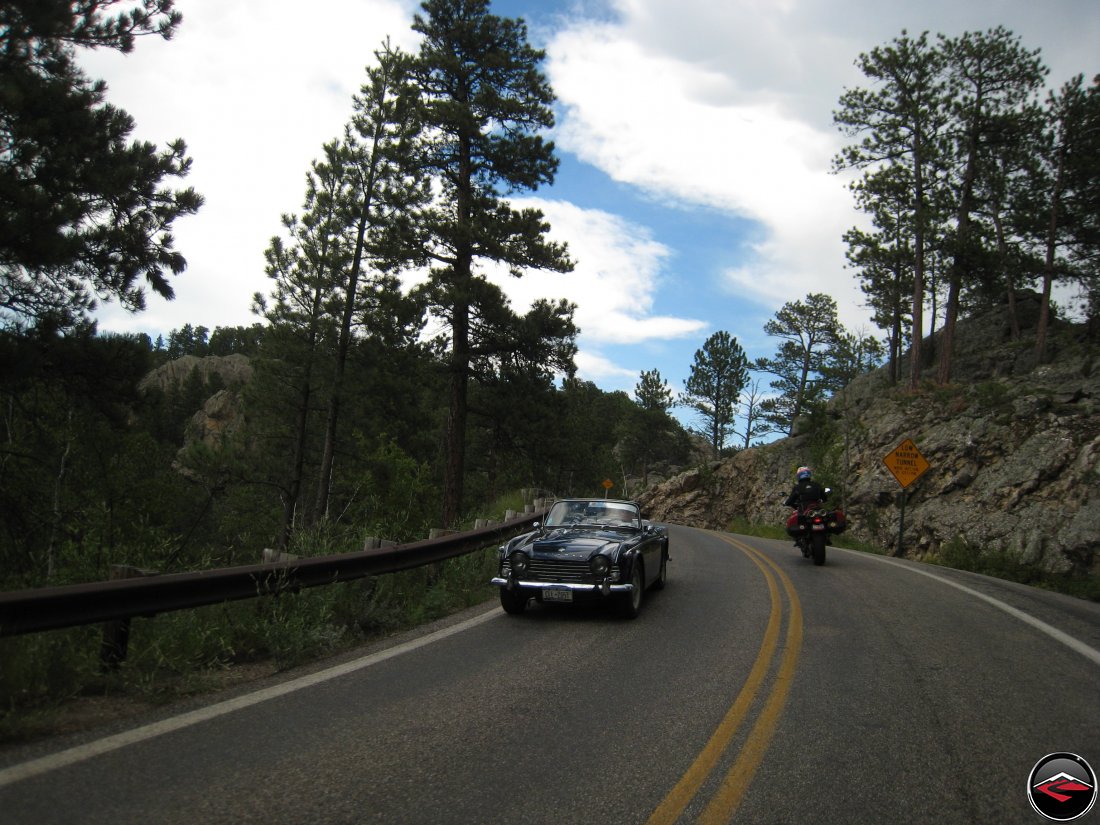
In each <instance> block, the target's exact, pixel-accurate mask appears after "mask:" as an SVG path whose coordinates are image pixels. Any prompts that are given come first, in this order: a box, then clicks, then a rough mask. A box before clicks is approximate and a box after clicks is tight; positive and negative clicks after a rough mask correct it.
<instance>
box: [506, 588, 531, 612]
mask: <svg viewBox="0 0 1100 825" xmlns="http://www.w3.org/2000/svg"><path fill="white" fill-rule="evenodd" d="M500 606H501V607H503V608H504V612H505V613H509V614H511V615H512V616H518V615H520V614H521V613H522V612H523V611H524V610H526V609H527V594H526V593H524V592H523V591H522V590H520V589H519V588H518V587H517V588H515V589H513V590H509V589H508V588H507V587H502V588H500Z"/></svg>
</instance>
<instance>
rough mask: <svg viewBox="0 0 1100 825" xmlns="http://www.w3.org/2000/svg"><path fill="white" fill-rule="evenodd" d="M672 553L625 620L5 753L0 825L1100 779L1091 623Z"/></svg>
mask: <svg viewBox="0 0 1100 825" xmlns="http://www.w3.org/2000/svg"><path fill="white" fill-rule="evenodd" d="M671 551H672V561H671V563H670V566H669V572H670V581H669V584H668V587H667V588H666V589H665V590H664V591H663V592H661V593H652V594H649V599H648V601H647V603H646V604H645V606H644V608H643V612H642V615H641V616H640V617H639V618H638V619H637V620H635V621H625V620H622V619H619V618H617V617H616V616H615V615H614V614H613V613H610V612H607V611H599V610H591V609H583V610H582V609H576V608H572V609H565V608H542V609H539V608H534V609H531V610H529V611H528V612H527V613H526V614H525V615H523V616H521V617H509V616H506V615H505V614H504V613H503V612H502V611H500V610H499V608H496V607H492V606H490V605H486V606H485V607H483V608H478V609H475V610H473V611H469V612H468V613H466V614H464V615H463V616H461V617H459V618H458V619H457V620H455V621H453V622H452V623H450V625H449V626H448V627H447V628H445V629H443V630H442V631H437V633H436V634H434V635H429V636H423V635H421V636H418V637H412V636H410V637H409V638H406V639H401V640H397V641H395V642H390V643H388V645H385V646H379V647H377V648H374V649H371V650H368V651H364V652H363V653H360V654H359V655H358V657H357V658H351V657H347V658H345V659H344V660H341V661H340V662H337V663H327V664H326V665H325V666H323V667H322V668H318V669H315V670H314V671H312V672H310V673H304V674H303V673H299V674H294V675H293V676H292V677H289V679H288V680H283V681H281V682H278V683H273V684H270V685H266V686H265V687H264V692H262V693H259V694H257V693H255V691H253V692H252V693H241V694H236V695H233V696H230V697H219V700H220V704H218V703H216V702H217V700H216V702H215V703H214V704H209V705H207V706H204V707H196V708H194V709H192V710H191V711H190V715H187V716H179V715H177V716H171V717H165V718H161V719H151V720H147V721H148V725H147V726H146V727H139V728H137V729H133V730H123V731H116V732H112V736H110V737H106V738H103V737H102V736H101V737H100V738H95V737H91V736H85V737H81V738H80V739H72V738H70V739H66V740H64V741H58V742H49V743H39V744H37V745H35V746H32V747H30V748H26V749H23V750H9V751H7V752H5V753H2V754H0V822H3V823H5V825H7V823H35V825H38V823H78V822H79V823H98V822H102V823H112V825H120V824H124V823H143V825H144V824H145V823H154V822H156V823H176V822H178V823H189V825H190V824H191V823H199V822H201V823H247V822H255V823H265V825H275V824H276V823H307V822H308V823H313V822H316V823H373V822H382V823H397V822H400V823H405V822H408V823H432V825H440V824H441V823H543V822H546V823H581V822H594V823H653V824H654V825H656V823H672V822H680V823H684V822H706V823H710V822H728V821H734V822H745V823H757V822H766V823H800V825H803V824H805V823H817V822H820V823H849V822H850V823H894V822H898V823H908V822H912V823H945V822H952V823H957V822H983V823H984V822H997V823H1013V822H1020V823H1035V822H1042V821H1043V820H1042V819H1041V818H1040V817H1039V816H1038V814H1036V813H1035V812H1034V811H1033V810H1032V809H1031V808H1030V805H1029V803H1028V801H1027V798H1026V793H1025V786H1026V783H1027V778H1028V774H1029V773H1030V771H1031V768H1032V766H1033V765H1034V763H1035V762H1036V761H1037V760H1039V759H1040V758H1041V757H1043V756H1045V755H1046V754H1049V753H1052V752H1055V751H1071V752H1075V753H1079V754H1080V755H1082V756H1084V757H1085V758H1086V759H1087V760H1089V761H1090V763H1091V764H1092V766H1093V768H1094V769H1100V605H1097V604H1093V603H1087V602H1081V601H1079V600H1076V599H1071V598H1067V597H1061V596H1058V595H1056V594H1050V593H1044V592H1041V591H1035V590H1032V589H1029V588H1024V587H1019V586H1016V585H1011V584H1008V583H1004V582H998V581H994V580H990V579H985V578H983V577H978V576H972V575H968V574H964V573H959V572H956V571H950V570H943V569H941V568H932V567H927V566H923V565H917V564H913V563H908V562H898V561H895V560H891V559H882V558H878V557H872V556H867V555H862V554H858V553H853V552H848V551H841V550H836V549H830V556H829V563H828V564H827V565H826V566H825V567H822V568H817V567H814V566H812V565H811V564H810V563H808V562H806V561H805V560H804V559H802V557H801V556H800V554H799V553H798V552H797V551H796V550H794V549H793V548H792V547H790V546H789V545H787V544H786V543H784V542H776V541H769V540H764V539H754V538H746V537H736V536H726V535H723V534H718V533H712V532H705V531H699V530H690V529H687V528H680V527H673V528H671ZM1079 821H1080V822H1084V823H1088V822H1100V808H1094V810H1093V811H1092V812H1091V813H1090V814H1088V815H1087V816H1086V817H1085V818H1084V819H1082V820H1079Z"/></svg>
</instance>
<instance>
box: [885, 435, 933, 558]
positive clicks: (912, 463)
mask: <svg viewBox="0 0 1100 825" xmlns="http://www.w3.org/2000/svg"><path fill="white" fill-rule="evenodd" d="M882 463H883V464H885V465H886V469H887V470H889V471H890V473H891V475H893V476H894V478H896V479H897V481H898V484H900V485H901V516H900V518H899V519H898V549H897V550H895V551H894V555H895V556H901V555H902V554H903V552H904V551H903V545H902V542H903V540H904V537H905V500H906V499H907V498H908V490H909V487H910V486H912V484H913V482H915V481H916V480H917V479H918V478H920V477H921V476H922V475H924V474H925V472H926V471H927V470H928V468H929V467H930V466H931V465H930V464H929V463H928V461H927V460H925V458H924V456H923V455H921V453H920V450H918V449H917V445H916V444H914V443H913V440H912V439H910V438H907V439H905V440H904V441H903V442H901V444H899V445H898V446H897V447H895V448H894V449H893V451H892V452H890V453H889V454H888V455H887V456H886V457H885V458H883V459H882Z"/></svg>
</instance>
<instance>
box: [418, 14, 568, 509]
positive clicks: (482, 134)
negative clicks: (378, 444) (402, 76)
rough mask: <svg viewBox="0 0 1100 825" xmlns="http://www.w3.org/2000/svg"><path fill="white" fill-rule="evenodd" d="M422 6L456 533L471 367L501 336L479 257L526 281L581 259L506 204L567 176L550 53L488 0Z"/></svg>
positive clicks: (448, 497) (430, 290)
mask: <svg viewBox="0 0 1100 825" xmlns="http://www.w3.org/2000/svg"><path fill="white" fill-rule="evenodd" d="M421 8H422V10H423V15H420V14H418V15H416V17H415V19H414V23H413V30H414V31H416V32H418V33H420V34H421V35H422V36H423V40H422V41H421V46H420V52H419V55H418V58H417V62H416V66H415V74H416V79H417V82H418V84H419V86H420V89H421V95H422V105H423V112H422V116H423V119H424V124H425V128H426V133H425V134H426V137H425V145H424V146H423V148H422V150H421V152H420V158H421V164H422V169H423V170H424V171H425V172H426V173H427V174H429V175H431V176H432V177H433V179H434V181H435V183H436V184H437V187H438V197H437V199H436V202H435V203H434V204H433V205H432V206H431V207H429V208H425V209H422V210H419V211H418V213H417V215H416V222H417V229H418V230H419V232H420V234H421V237H422V238H423V243H424V248H425V249H426V251H427V254H428V256H429V258H430V259H431V261H432V264H433V266H432V269H431V272H430V275H429V280H428V283H427V284H426V285H425V286H424V288H423V289H422V290H421V295H422V296H423V297H424V299H425V300H426V302H427V304H428V306H429V308H430V309H431V310H432V311H433V312H434V313H436V314H437V315H438V316H439V317H441V318H442V319H443V320H444V321H445V323H446V325H447V329H448V333H447V338H448V339H449V340H448V341H447V345H448V365H447V369H448V373H449V376H448V380H449V391H448V398H447V420H446V425H445V434H444V444H445V446H444V449H445V458H444V460H445V466H444V490H443V513H442V516H443V522H444V524H445V525H448V526H449V525H453V524H455V523H456V522H457V521H458V519H459V516H460V513H461V508H462V500H463V489H464V488H463V485H464V473H465V467H466V423H467V416H468V408H467V407H468V402H467V395H468V389H469V381H470V376H471V365H472V363H473V362H474V360H475V358H477V357H478V349H479V348H480V347H481V344H482V343H483V342H484V341H485V340H486V339H489V338H492V337H494V330H493V328H492V327H493V324H492V320H493V315H494V312H495V309H496V307H497V306H499V304H500V303H501V301H500V297H499V294H498V293H499V290H498V289H496V288H495V287H493V286H492V285H491V284H490V283H489V282H488V281H487V280H486V278H485V275H484V272H483V271H481V270H479V268H478V261H481V260H488V261H495V262H500V263H503V264H505V265H506V266H507V267H508V269H509V271H510V272H511V273H512V274H513V275H515V276H520V275H522V274H523V272H524V270H526V269H530V268H535V269H549V270H555V271H568V270H569V269H571V267H572V263H571V261H570V260H569V257H568V255H567V251H566V248H565V246H564V245H561V244H556V243H553V242H550V241H549V240H548V239H547V238H546V234H547V232H548V230H549V226H548V225H547V224H546V222H545V220H544V218H543V215H542V213H541V212H539V211H538V210H535V209H525V210H522V211H520V210H516V209H514V208H513V207H512V206H511V205H510V204H509V202H508V201H507V200H506V196H507V195H509V194H510V193H513V192H520V191H530V190H534V189H536V188H538V187H539V186H542V185H544V184H549V183H551V182H552V181H553V178H554V173H555V172H556V170H557V160H556V158H555V156H554V145H553V143H552V142H550V141H548V140H546V139H545V138H544V137H543V135H542V134H541V132H543V131H544V130H546V129H549V128H550V127H551V126H553V123H554V116H553V112H552V110H551V108H550V107H551V104H552V103H553V100H554V95H553V92H552V91H551V89H550V85H549V83H548V82H547V80H546V77H545V76H544V75H543V73H542V71H541V70H540V68H539V64H540V63H541V62H542V60H543V58H544V54H543V52H541V51H539V50H537V49H534V48H532V47H531V46H530V45H529V43H528V42H527V27H526V25H525V24H524V22H523V21H522V20H513V19H506V18H502V17H498V16H496V15H493V14H490V13H489V2H488V0H427V1H426V2H424V3H423V4H422V6H421ZM483 309H485V310H487V311H486V312H482V310H483ZM559 309H560V310H561V311H562V312H564V311H565V310H566V309H567V307H565V306H559Z"/></svg>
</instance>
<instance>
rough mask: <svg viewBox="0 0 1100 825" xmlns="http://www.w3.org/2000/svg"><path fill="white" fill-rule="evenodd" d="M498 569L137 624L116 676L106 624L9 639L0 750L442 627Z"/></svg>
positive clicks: (417, 573) (308, 543) (327, 548)
mask: <svg viewBox="0 0 1100 825" xmlns="http://www.w3.org/2000/svg"><path fill="white" fill-rule="evenodd" d="M523 507H524V502H523V496H522V495H521V494H520V493H515V494H509V495H507V496H505V497H502V498H501V499H499V500H498V501H495V502H493V503H492V504H491V505H489V506H487V507H485V508H483V510H484V512H485V513H486V514H488V513H494V514H497V515H495V516H493V517H494V518H497V519H499V518H500V515H499V514H501V513H504V512H505V511H506V510H509V509H511V510H516V511H518V512H522V511H523ZM477 517H483V516H482V515H481V514H480V513H479V514H477ZM473 521H474V516H473V515H472V516H471V517H470V518H469V525H472V524H473ZM348 546H354V544H352V543H350V540H349V536H348V535H346V534H340V533H337V532H336V531H331V530H329V531H327V532H325V533H323V534H322V531H317V532H314V533H312V534H311V535H309V536H302V537H301V538H300V540H299V542H298V543H297V545H296V547H295V548H294V549H295V550H297V551H299V552H301V551H303V550H305V549H306V548H308V550H309V553H310V554H313V555H322V554H327V553H333V552H341V550H340V549H339V548H341V547H342V548H345V549H346V548H347V547H348ZM302 554H303V555H304V553H302ZM495 572H496V547H486V548H483V549H481V550H478V551H475V552H473V553H467V554H466V555H463V556H459V557H457V558H454V559H448V560H445V561H443V562H439V563H437V564H433V565H428V566H425V567H418V568H414V569H411V570H405V571H401V572H399V573H391V574H386V575H381V576H374V577H369V578H366V579H360V580H357V581H351V582H343V583H339V584H334V585H329V586H324V587H314V588H309V589H306V590H301V591H299V592H296V593H282V594H279V595H276V596H267V597H263V598H257V599H249V600H243V601H236V602H227V603H224V604H220V605H211V606H208V607H202V608H196V609H194V610H180V611H174V612H172V613H164V614H161V615H158V616H155V617H153V618H148V619H146V618H136V619H133V620H132V622H131V629H130V638H129V646H128V651H127V656H126V659H125V661H123V662H121V663H120V665H119V667H118V668H117V669H115V670H106V671H105V670H103V669H102V668H101V665H100V645H101V641H102V635H103V628H102V625H95V626H88V627H79V628H68V629H64V630H56V631H48V632H44V633H34V634H28V635H25V636H14V637H10V638H3V639H0V743H6V742H14V741H22V740H27V739H31V738H34V737H37V736H41V735H44V734H48V733H51V732H57V731H59V730H62V729H67V726H69V725H75V726H76V727H80V724H79V721H78V720H73V719H72V718H71V717H72V716H73V708H74V706H75V705H81V704H83V705H86V706H88V707H96V708H98V707H99V706H100V705H101V704H102V703H103V701H104V700H105V699H106V700H112V701H114V702H116V703H127V702H128V703H131V704H134V705H138V706H141V707H150V706H156V705H158V704H164V703H168V702H171V701H175V700H177V699H180V698H183V697H185V696H189V695H194V694H198V693H203V692H207V691H209V690H211V689H215V688H218V687H222V686H224V685H225V684H227V682H231V681H233V680H234V679H235V678H237V674H238V673H240V672H244V671H246V670H248V671H250V672H259V673H261V674H270V673H274V672H278V671H282V670H287V669H290V668H293V667H296V666H299V665H302V664H305V663H308V662H310V661H314V660H317V659H320V658H322V657H324V656H328V655H332V654H335V653H339V652H342V651H345V650H350V649H352V648H354V647H356V646H359V645H362V644H364V643H366V642H369V641H373V640H376V639H379V638H383V637H385V636H388V635H392V634H394V633H399V632H401V631H404V630H408V629H410V628H413V627H416V626H419V625H422V624H425V623H428V622H432V621H435V620H437V619H440V618H443V617H445V616H448V615H450V614H452V613H455V612H458V611H460V610H463V609H465V608H468V607H472V606H473V605H476V604H481V603H483V602H486V601H488V600H489V599H491V598H492V597H493V595H494V593H495V588H493V586H492V585H490V584H489V580H490V579H491V578H492V576H493V575H494V574H495ZM96 713H97V714H99V713H101V711H100V710H97V711H96ZM97 718H99V717H97ZM91 721H95V720H91Z"/></svg>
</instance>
